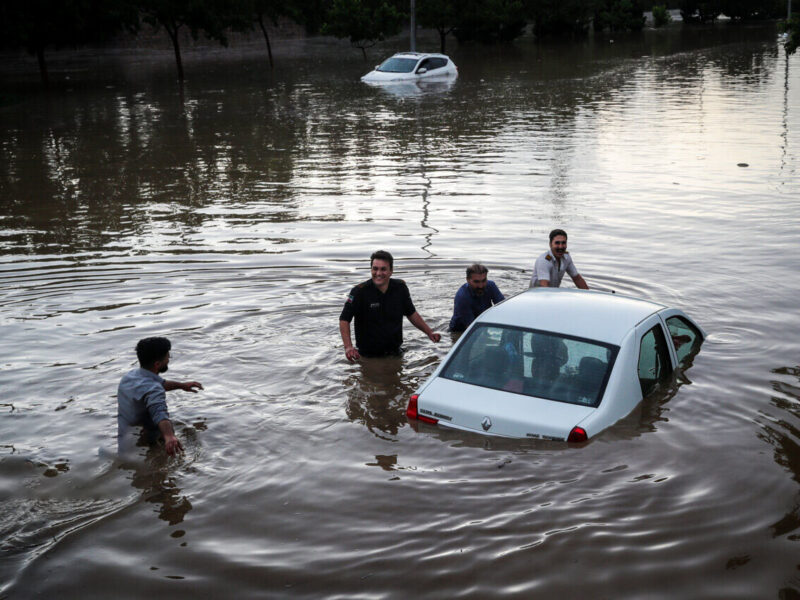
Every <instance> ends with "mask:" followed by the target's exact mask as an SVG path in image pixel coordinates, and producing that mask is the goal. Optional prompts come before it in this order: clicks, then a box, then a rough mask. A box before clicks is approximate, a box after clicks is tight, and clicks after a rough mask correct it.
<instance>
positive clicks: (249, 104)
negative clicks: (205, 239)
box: [0, 87, 305, 253]
mask: <svg viewBox="0 0 800 600" xmlns="http://www.w3.org/2000/svg"><path fill="white" fill-rule="evenodd" d="M288 93H289V92H288V91H287V90H286V89H285V88H281V87H278V88H275V89H271V90H267V91H264V90H261V89H258V90H253V89H246V90H230V93H228V94H225V95H224V96H217V95H216V94H213V95H207V96H205V97H202V98H200V99H197V100H194V99H191V98H190V99H188V100H187V101H186V102H185V104H181V103H180V102H178V101H177V96H176V95H174V94H169V95H167V96H162V95H158V94H144V93H141V94H131V93H128V94H108V95H105V94H95V95H93V96H92V97H91V98H90V99H88V100H87V98H85V97H84V96H79V95H76V94H72V95H66V96H64V97H63V98H62V99H61V100H60V102H59V104H58V105H56V104H52V105H51V104H46V105H44V106H43V107H41V108H37V109H35V110H33V111H31V112H32V113H37V114H25V115H21V117H20V119H19V121H18V124H17V125H16V128H15V130H13V131H11V132H9V133H10V135H7V136H6V137H5V138H4V139H3V140H2V149H3V153H4V160H3V161H0V198H2V202H3V206H4V217H5V219H4V221H3V227H4V228H7V229H14V230H17V231H19V233H15V234H14V235H12V236H9V237H7V238H6V240H7V242H6V243H8V242H9V241H11V242H12V243H13V244H14V246H16V248H15V249H18V248H20V247H22V248H24V250H25V251H33V252H46V253H54V252H55V253H59V252H75V251H81V250H93V249H99V248H104V247H105V245H106V244H107V243H108V242H109V241H110V240H109V232H113V233H117V232H123V233H127V234H129V235H137V234H138V235H141V234H144V233H148V232H149V231H151V230H152V229H153V227H158V226H159V225H161V224H162V223H164V227H165V229H168V230H169V232H170V233H171V234H174V233H175V229H176V228H177V229H178V231H179V232H180V229H181V228H184V229H187V230H192V229H194V228H197V227H200V226H202V224H203V222H204V220H205V219H208V218H210V217H208V216H205V215H202V214H199V213H198V212H197V211H196V209H198V208H201V207H204V206H207V205H209V204H214V203H223V204H225V203H231V202H239V203H250V202H258V203H262V204H265V205H266V208H265V212H266V213H267V214H266V215H258V214H256V215H254V216H253V218H255V219H260V218H261V217H262V216H265V217H266V218H267V220H273V221H291V220H296V219H298V218H301V217H300V215H299V214H298V211H299V208H298V206H297V205H296V204H295V203H293V195H294V192H293V191H292V189H291V187H290V185H289V183H290V182H291V179H292V171H293V162H294V156H295V155H294V153H293V152H292V148H294V147H296V146H297V145H298V143H297V138H298V136H302V135H304V131H305V121H304V118H302V117H301V116H300V115H299V114H297V113H292V114H290V115H287V114H286V113H287V110H289V109H288V108H287V107H288V106H290V105H291V103H290V100H289V99H288V97H287V94H288ZM41 110H44V111H45V126H42V125H41V124H40V123H41V121H40V120H41V118H42V115H41ZM153 202H158V203H162V206H160V207H158V208H157V210H155V211H153V204H152V203H153ZM165 205H166V206H165ZM167 207H168V208H167ZM115 241H116V240H115Z"/></svg>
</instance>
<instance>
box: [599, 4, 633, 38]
mask: <svg viewBox="0 0 800 600" xmlns="http://www.w3.org/2000/svg"><path fill="white" fill-rule="evenodd" d="M644 22H645V17H644V5H643V0H601V2H600V3H599V5H598V7H597V10H596V12H595V15H594V29H595V31H605V30H606V29H608V30H609V31H612V32H615V31H641V29H642V27H644Z"/></svg>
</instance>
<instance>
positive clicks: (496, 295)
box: [488, 281, 506, 304]
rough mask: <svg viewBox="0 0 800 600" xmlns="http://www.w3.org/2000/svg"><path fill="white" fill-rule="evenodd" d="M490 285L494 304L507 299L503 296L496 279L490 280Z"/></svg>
mask: <svg viewBox="0 0 800 600" xmlns="http://www.w3.org/2000/svg"><path fill="white" fill-rule="evenodd" d="M488 286H489V293H490V294H491V296H490V297H491V299H492V304H497V303H498V302H502V301H503V300H505V299H506V297H505V296H503V293H502V292H501V291H500V288H499V287H497V284H496V283H495V282H494V281H490V282H489V283H488Z"/></svg>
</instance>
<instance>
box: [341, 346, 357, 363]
mask: <svg viewBox="0 0 800 600" xmlns="http://www.w3.org/2000/svg"><path fill="white" fill-rule="evenodd" d="M344 355H345V356H346V357H347V360H349V361H350V362H353V361H356V360H358V359H359V358H361V355H360V354H359V353H358V350H356V348H354V347H353V346H346V347H345V349H344Z"/></svg>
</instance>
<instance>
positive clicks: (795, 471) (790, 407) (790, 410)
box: [759, 367, 800, 537]
mask: <svg viewBox="0 0 800 600" xmlns="http://www.w3.org/2000/svg"><path fill="white" fill-rule="evenodd" d="M772 373H773V374H774V375H784V376H786V375H788V376H790V377H795V378H797V380H798V383H800V367H779V368H777V369H773V370H772ZM771 385H772V389H773V391H775V392H778V393H780V394H781V395H782V396H772V398H771V399H770V401H771V402H772V404H773V405H774V406H775V407H776V408H778V409H779V411H780V412H781V413H782V416H780V417H777V418H776V417H772V416H769V417H768V418H767V421H766V424H765V425H764V427H763V430H762V431H761V432H760V433H759V437H760V438H761V439H762V440H764V441H765V442H767V443H768V444H770V445H771V446H773V449H774V450H773V457H774V460H775V462H776V463H777V464H779V465H781V466H782V467H784V468H785V469H786V470H787V471H789V472H790V473H791V474H792V478H793V479H794V480H795V481H797V482H798V483H800V443H798V442H797V440H800V428H798V427H797V426H796V425H795V424H794V423H796V422H797V421H798V420H800V385H792V384H789V383H787V382H786V381H782V380H774V381H772V382H771ZM787 396H788V397H787ZM787 416H789V417H790V418H786V417H787ZM798 529H800V497H798V499H797V500H796V501H795V506H794V507H793V508H792V509H791V510H790V511H789V512H787V513H786V514H785V515H784V516H783V517H782V518H781V519H780V520H779V521H777V522H776V523H774V524H773V525H772V532H773V535H774V536H775V537H779V536H783V535H786V534H788V533H790V532H793V531H796V530H798Z"/></svg>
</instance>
